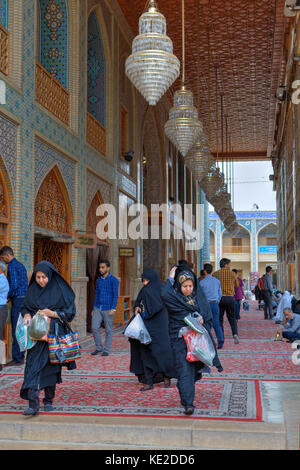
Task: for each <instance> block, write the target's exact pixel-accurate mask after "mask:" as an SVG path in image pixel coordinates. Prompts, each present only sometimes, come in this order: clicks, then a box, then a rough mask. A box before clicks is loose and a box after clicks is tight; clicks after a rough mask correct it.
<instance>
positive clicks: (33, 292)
mask: <svg viewBox="0 0 300 470" xmlns="http://www.w3.org/2000/svg"><path fill="white" fill-rule="evenodd" d="M38 271H40V272H42V273H44V274H45V276H46V277H47V278H48V283H47V284H46V286H45V287H41V286H40V285H39V284H38V283H37V282H36V273H37V272H38ZM46 308H47V309H50V310H53V311H55V312H56V313H57V314H58V315H59V317H60V319H62V320H64V321H66V322H70V321H72V320H73V318H74V316H75V313H76V308H75V294H74V292H73V290H72V288H71V287H70V286H69V285H68V283H67V282H66V281H65V280H64V279H63V278H62V276H61V275H60V274H59V272H58V271H57V270H56V269H55V267H54V266H53V265H52V264H51V263H49V262H48V261H41V262H40V263H38V264H37V265H36V267H35V270H34V272H33V274H32V277H31V280H30V283H29V287H28V290H27V293H26V296H25V300H24V304H23V307H22V309H21V313H22V315H23V316H24V315H25V314H28V313H29V314H30V315H31V316H32V317H33V316H34V315H35V314H36V313H37V311H38V310H43V309H46ZM56 322H58V324H59V328H58V334H59V335H64V334H66V333H65V329H64V327H63V323H62V322H60V321H59V319H56V318H51V321H50V330H49V334H55V323H56ZM75 367H76V364H75V361H72V362H69V363H68V369H74V368H75ZM57 383H61V365H59V364H57V365H56V364H50V362H49V349H48V343H47V342H46V341H37V342H36V344H35V346H33V348H32V349H29V350H28V351H27V359H26V366H25V372H24V382H23V385H22V388H21V391H20V396H21V398H23V399H24V400H30V401H32V403H33V404H35V405H36V410H37V409H38V391H39V390H42V389H45V391H46V390H47V393H48V395H51V397H50V398H49V401H52V399H53V397H54V393H55V385H56V384H57ZM31 398H32V400H31ZM33 404H32V405H31V406H33Z"/></svg>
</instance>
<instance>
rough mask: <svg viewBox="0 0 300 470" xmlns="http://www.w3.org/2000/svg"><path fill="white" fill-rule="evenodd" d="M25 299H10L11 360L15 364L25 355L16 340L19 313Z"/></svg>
mask: <svg viewBox="0 0 300 470" xmlns="http://www.w3.org/2000/svg"><path fill="white" fill-rule="evenodd" d="M24 298H25V297H14V298H13V299H12V307H11V334H12V339H13V342H12V358H13V360H14V361H16V362H22V361H23V360H24V356H25V353H24V352H21V351H20V348H19V344H18V341H17V338H16V327H17V323H18V318H19V315H20V311H21V308H22V305H23V302H24Z"/></svg>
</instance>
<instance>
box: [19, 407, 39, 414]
mask: <svg viewBox="0 0 300 470" xmlns="http://www.w3.org/2000/svg"><path fill="white" fill-rule="evenodd" d="M38 414H39V410H34V409H33V408H27V410H25V411H23V415H24V416H36V415H38Z"/></svg>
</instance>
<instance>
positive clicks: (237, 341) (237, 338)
mask: <svg viewBox="0 0 300 470" xmlns="http://www.w3.org/2000/svg"><path fill="white" fill-rule="evenodd" d="M233 340H234V344H239V342H240V340H239V337H238V335H233Z"/></svg>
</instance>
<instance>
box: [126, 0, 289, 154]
mask: <svg viewBox="0 0 300 470" xmlns="http://www.w3.org/2000/svg"><path fill="white" fill-rule="evenodd" d="M118 3H119V5H120V7H121V9H122V11H123V13H124V15H125V17H126V19H127V21H128V23H129V26H130V27H131V29H132V31H133V34H134V35H137V34H138V20H139V17H140V15H141V14H142V13H143V11H144V8H145V4H146V0H118ZM157 5H158V8H159V10H160V12H161V13H163V15H164V16H165V17H166V20H167V34H168V36H169V37H170V38H171V39H172V40H173V44H174V53H175V55H176V56H177V57H178V58H179V59H180V60H181V57H182V39H181V37H182V36H181V35H182V33H181V1H180V0H164V1H163V0H157ZM283 10H284V0H277V1H276V0H185V27H186V36H185V37H186V86H187V88H188V89H190V90H192V91H193V92H194V97H195V102H196V104H198V103H199V110H200V118H201V120H202V121H203V124H204V127H205V130H206V132H207V134H210V143H211V150H212V152H213V153H214V154H215V155H216V156H218V159H219V160H222V159H235V160H264V159H267V158H269V157H270V153H271V151H272V148H273V135H274V126H275V116H276V106H277V105H276V99H275V96H274V95H275V91H276V89H277V87H278V85H279V84H280V80H281V78H282V73H283V70H284V67H283V52H284V37H285V28H286V24H287V22H288V19H287V18H286V17H284V14H283ZM179 87H180V80H177V82H175V84H173V86H172V88H171V90H170V91H171V92H172V93H173V92H174V91H175V90H176V89H178V88H179ZM198 97H199V100H198ZM216 98H218V99H216ZM217 116H218V119H217ZM221 123H223V126H222V124H221ZM226 123H227V124H226ZM222 129H223V131H222Z"/></svg>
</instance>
